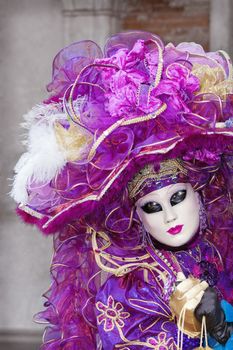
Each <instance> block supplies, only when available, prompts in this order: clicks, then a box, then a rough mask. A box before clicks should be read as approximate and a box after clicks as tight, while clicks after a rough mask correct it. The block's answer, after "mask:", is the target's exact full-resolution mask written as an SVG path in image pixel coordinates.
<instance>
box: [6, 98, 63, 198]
mask: <svg viewBox="0 0 233 350" xmlns="http://www.w3.org/2000/svg"><path fill="white" fill-rule="evenodd" d="M65 119H66V116H65V114H63V113H61V110H60V108H59V105H51V104H50V105H44V104H43V105H38V106H36V107H34V108H33V109H32V110H31V111H30V112H29V113H28V114H26V115H25V116H24V120H25V122H24V123H23V127H24V128H26V129H29V133H28V138H27V140H26V141H25V142H24V144H25V145H26V146H27V152H26V153H24V154H23V155H22V156H21V158H20V159H19V161H18V163H17V164H16V166H15V173H16V175H15V177H14V183H13V188H12V191H11V196H12V197H13V198H14V199H15V201H16V202H18V203H23V204H26V203H27V200H28V193H27V185H28V184H29V183H30V182H31V181H35V182H39V183H40V182H43V183H45V182H48V181H50V180H52V179H53V178H54V176H55V175H56V174H57V173H58V172H59V171H61V169H62V168H63V167H64V165H65V164H66V158H65V156H64V153H63V152H62V150H61V149H60V148H59V145H58V143H57V140H56V135H55V131H54V122H55V121H58V120H65Z"/></svg>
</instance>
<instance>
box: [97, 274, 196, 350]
mask: <svg viewBox="0 0 233 350" xmlns="http://www.w3.org/2000/svg"><path fill="white" fill-rule="evenodd" d="M96 312H97V325H98V330H99V334H100V338H101V341H102V345H103V350H113V349H114V350H115V349H123V350H139V349H140V350H146V349H155V348H156V349H171V350H172V349H176V336H177V326H176V324H175V322H174V319H173V317H172V314H171V311H170V308H169V306H168V302H166V301H164V300H162V298H160V297H159V293H158V290H156V288H155V287H154V286H152V285H150V284H148V283H147V282H145V280H144V278H143V273H142V274H140V273H137V272H131V273H129V274H127V275H125V276H122V277H116V276H112V277H110V278H109V279H108V280H107V281H106V283H105V284H104V285H103V286H102V288H101V289H100V291H99V293H98V295H97V298H96ZM184 340H185V344H186V346H187V347H184V349H189V350H190V349H194V348H195V347H196V346H198V344H199V340H197V339H195V340H193V339H188V337H186V336H185V339H184ZM192 342H193V344H192ZM188 343H189V344H188ZM160 346H161V347H160Z"/></svg>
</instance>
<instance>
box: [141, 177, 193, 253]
mask: <svg viewBox="0 0 233 350" xmlns="http://www.w3.org/2000/svg"><path fill="white" fill-rule="evenodd" d="M136 210H137V214H138V216H139V218H140V220H141V222H142V224H143V226H144V228H145V230H146V231H147V232H148V233H150V234H151V236H152V237H154V238H155V239H156V240H157V241H158V242H160V243H162V244H165V245H167V246H170V247H180V246H182V245H184V244H186V243H188V242H189V241H190V240H191V239H192V238H193V237H194V235H195V234H196V232H197V230H198V228H199V222H200V218H199V210H200V204H199V198H198V193H197V192H194V190H193V188H192V186H191V184H190V183H177V184H172V185H168V186H166V187H163V188H161V189H158V190H155V191H153V192H150V193H148V194H147V195H145V196H144V197H141V198H140V199H139V200H138V201H137V202H136Z"/></svg>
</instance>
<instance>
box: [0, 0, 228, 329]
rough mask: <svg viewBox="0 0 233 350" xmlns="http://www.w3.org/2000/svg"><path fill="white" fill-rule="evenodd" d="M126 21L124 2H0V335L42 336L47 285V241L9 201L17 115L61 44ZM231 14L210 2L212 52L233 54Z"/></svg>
mask: <svg viewBox="0 0 233 350" xmlns="http://www.w3.org/2000/svg"><path fill="white" fill-rule="evenodd" d="M190 1H195V0H190ZM198 1H199V0H198ZM170 2H173V3H178V2H179V3H185V2H186V3H187V0H174V1H170ZM132 4H133V1H130V7H132ZM136 4H137V1H135V5H136ZM126 14H127V0H126V1H121V0H119V1H114V0H99V1H98V0H85V1H83V0H73V1H72V0H63V1H62V0H0V106H1V125H0V142H1V144H0V150H1V156H0V169H1V178H0V188H1V196H0V218H1V226H0V333H1V332H3V331H9V330H19V331H20V330H28V331H31V330H40V329H41V328H40V327H39V326H38V325H36V324H34V323H33V321H32V315H33V314H35V313H36V312H38V311H39V310H41V309H42V302H43V300H42V298H41V295H42V294H43V293H44V292H45V291H46V290H47V289H48V287H49V283H50V282H49V265H50V259H51V254H52V240H51V238H50V237H47V238H45V237H43V236H42V235H41V234H40V233H39V232H38V231H37V230H36V229H35V228H32V227H30V226H26V225H25V224H23V223H22V222H20V220H19V219H18V218H17V217H16V215H15V214H14V208H15V204H14V203H13V201H12V200H11V199H10V198H9V196H8V192H9V190H10V187H9V186H10V184H11V182H12V177H13V171H12V169H13V167H14V165H15V163H16V161H17V160H18V158H19V156H20V155H21V153H22V152H23V146H22V144H21V142H20V141H21V140H22V134H23V130H22V129H21V128H20V123H21V122H22V115H23V114H24V113H25V112H27V111H28V110H29V109H30V108H31V107H32V106H33V105H34V104H36V103H38V102H40V101H41V100H43V98H44V97H45V96H46V90H45V86H46V84H47V83H48V82H49V79H50V77H51V62H52V59H53V57H54V55H55V54H56V53H57V52H58V51H59V50H60V49H61V48H62V47H63V46H64V45H67V44H69V43H71V42H73V41H78V40H81V39H84V38H85V39H92V40H95V41H97V42H98V43H100V45H102V44H103V43H104V41H105V39H106V37H107V36H108V35H109V34H111V33H114V32H117V31H119V30H120V29H121V25H122V18H124V16H125V15H126ZM232 14H233V2H232V1H231V0H210V49H218V48H221V49H225V50H228V51H229V52H230V53H231V54H232V53H233V51H232V50H233V45H232V43H233V40H232V22H231V21H230V18H231V17H232V16H231V15H232ZM187 41H188V38H187Z"/></svg>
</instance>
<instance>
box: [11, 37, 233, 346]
mask: <svg viewBox="0 0 233 350" xmlns="http://www.w3.org/2000/svg"><path fill="white" fill-rule="evenodd" d="M47 88H48V91H49V92H50V97H49V99H48V100H46V101H44V102H43V103H42V104H41V105H39V106H37V107H35V108H34V109H32V111H31V112H29V114H28V115H26V117H25V119H26V127H27V128H28V129H29V137H28V150H27V152H26V153H25V154H24V155H23V156H22V157H21V159H20V160H19V162H18V164H17V166H16V169H15V171H16V176H15V181H14V186H13V190H12V196H13V197H14V198H15V200H16V201H17V202H18V203H19V206H18V209H17V211H18V214H19V215H21V216H22V217H23V219H24V220H25V221H27V222H30V223H32V224H36V225H38V226H39V227H40V229H41V230H42V231H43V232H44V233H47V234H50V233H54V257H53V261H52V265H51V276H52V284H51V287H50V289H49V291H48V292H47V294H45V297H46V298H47V301H46V303H45V307H46V309H45V310H44V311H42V312H41V313H39V314H38V315H37V316H36V320H37V321H38V322H41V321H42V322H47V323H48V326H47V327H46V330H45V335H44V342H43V345H42V349H44V350H45V349H46V350H51V349H56V350H57V349H69V350H71V349H72V350H75V349H104V350H105V349H107V350H111V349H124V350H134V349H157V350H158V349H160V350H162V349H163V350H164V349H169V350H170V349H181V348H183V349H195V348H198V346H199V344H201V345H200V346H202V336H203V335H204V334H205V333H206V334H205V335H206V337H205V338H206V339H205V345H206V346H207V343H208V344H209V346H210V347H211V348H213V349H231V347H232V342H233V340H232V321H233V313H232V311H233V309H232V306H231V304H232V302H233V289H232V279H233V276H232V264H233V260H232V254H231V251H232V246H233V244H232V243H233V242H232V226H233V217H232V172H233V171H232V164H233V163H232V159H233V158H232V156H233V147H232V136H233V120H232V111H233V80H232V64H231V62H230V59H229V57H228V55H227V54H226V53H224V52H222V51H221V52H215V53H206V52H204V50H203V49H202V47H201V46H199V45H197V44H194V43H181V44H179V45H178V46H176V47H175V46H174V45H172V44H168V45H166V46H164V44H163V42H162V41H161V39H160V38H158V37H157V36H156V35H153V34H150V33H145V32H128V33H121V34H117V35H115V36H113V37H111V38H110V39H109V40H108V42H107V44H106V46H105V50H104V54H103V53H102V51H101V50H100V48H99V47H98V46H97V45H96V44H95V43H93V42H91V41H83V42H79V43H75V44H72V45H70V46H69V47H67V48H65V49H63V50H62V51H61V52H60V53H58V55H57V56H56V57H55V59H54V63H53V80H52V82H51V83H50V84H49V85H48V87H47ZM203 330H204V331H205V330H206V332H203ZM207 333H208V338H207ZM203 344H204V343H203Z"/></svg>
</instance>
